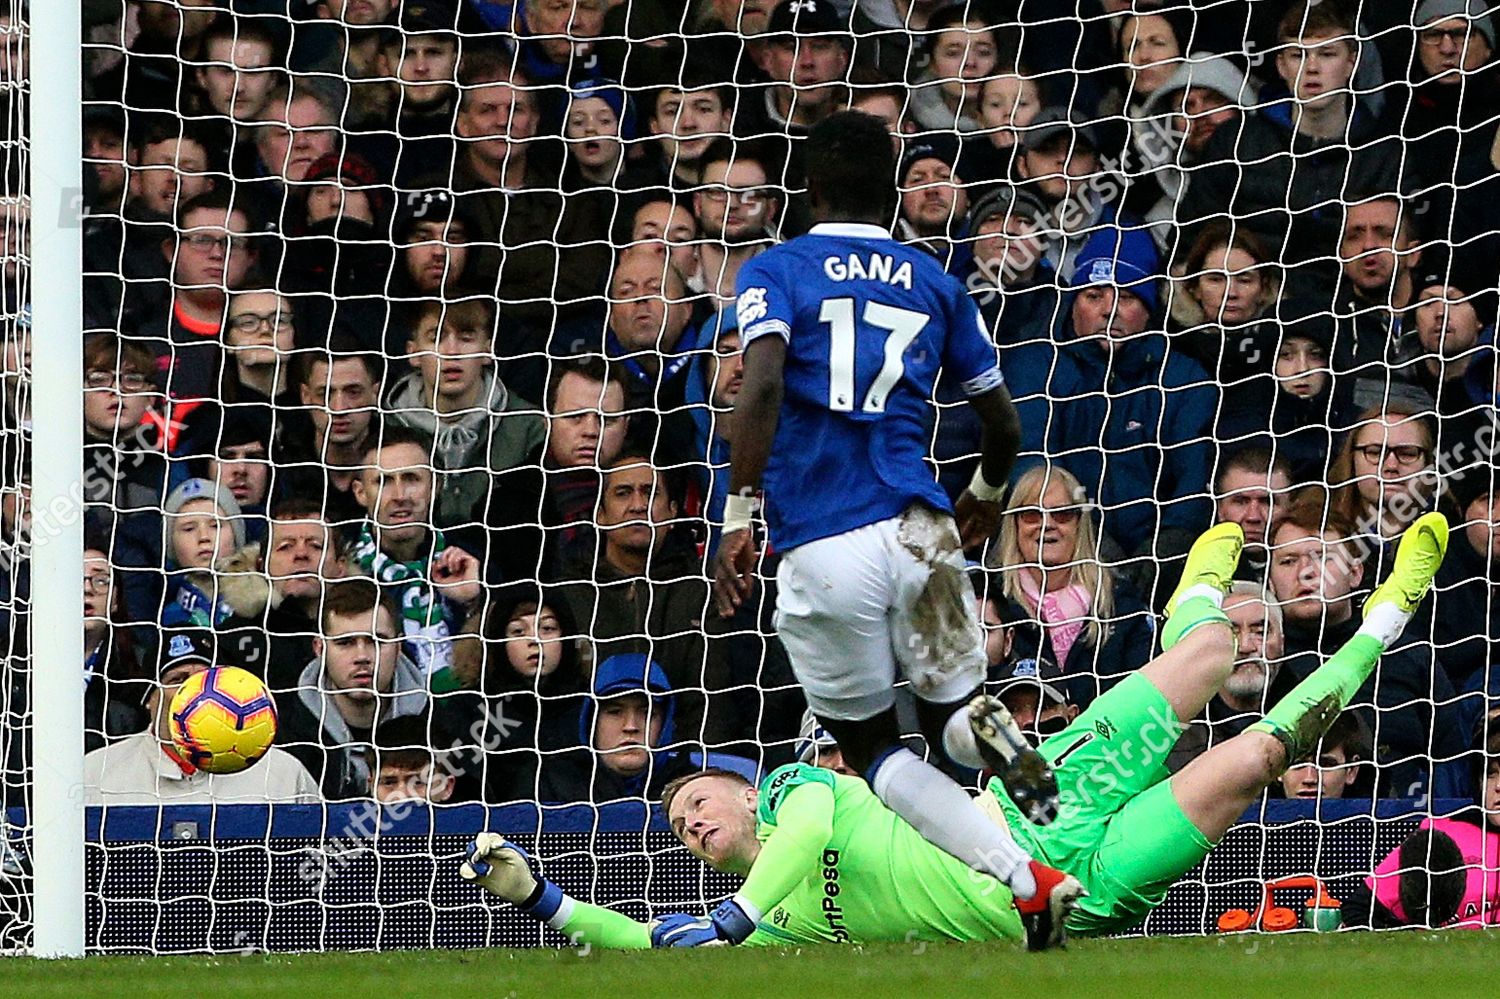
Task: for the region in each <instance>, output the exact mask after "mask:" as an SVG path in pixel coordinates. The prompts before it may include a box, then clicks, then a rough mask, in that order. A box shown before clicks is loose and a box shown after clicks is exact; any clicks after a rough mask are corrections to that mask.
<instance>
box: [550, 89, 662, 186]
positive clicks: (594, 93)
mask: <svg viewBox="0 0 1500 999" xmlns="http://www.w3.org/2000/svg"><path fill="white" fill-rule="evenodd" d="M635 137H636V123H635V104H634V102H633V101H631V99H630V95H629V94H627V93H626V92H625V91H624V89H622V88H621V87H620V85H619V84H618V83H616V82H615V81H613V80H605V79H592V80H584V81H583V82H581V83H579V84H577V85H575V86H574V87H573V88H572V89H571V90H570V91H568V109H567V113H566V115H565V116H564V117H563V138H564V139H565V140H566V141H567V144H568V162H567V164H566V165H565V166H564V167H563V175H562V188H563V190H564V191H579V190H585V189H589V188H609V189H611V190H612V191H628V190H637V189H640V188H643V187H646V186H647V184H648V182H649V178H648V176H647V174H646V171H644V170H642V169H639V168H635V167H634V165H633V164H632V163H631V162H630V160H629V157H628V156H627V151H628V149H629V145H628V143H629V142H630V141H631V140H632V139H634V138H635Z"/></svg>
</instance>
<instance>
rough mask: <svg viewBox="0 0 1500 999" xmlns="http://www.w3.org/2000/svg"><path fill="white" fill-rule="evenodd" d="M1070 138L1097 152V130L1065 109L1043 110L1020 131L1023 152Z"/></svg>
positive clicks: (1094, 126) (1090, 123) (1082, 118)
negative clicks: (1061, 138)
mask: <svg viewBox="0 0 1500 999" xmlns="http://www.w3.org/2000/svg"><path fill="white" fill-rule="evenodd" d="M1063 136H1071V137H1073V138H1074V140H1075V141H1076V142H1078V143H1081V144H1083V145H1086V146H1088V147H1089V148H1090V149H1092V150H1093V151H1094V152H1098V151H1099V129H1098V126H1097V125H1095V124H1094V123H1093V122H1091V121H1089V120H1087V119H1085V118H1084V117H1082V116H1081V115H1077V114H1074V113H1073V112H1072V111H1070V110H1069V109H1067V108H1043V109H1042V110H1041V111H1040V112H1038V113H1037V116H1036V117H1035V118H1033V119H1032V120H1031V124H1029V125H1025V126H1023V127H1022V128H1021V130H1020V137H1019V138H1020V144H1021V148H1022V149H1023V150H1027V149H1040V148H1042V147H1043V146H1045V145H1047V144H1048V143H1049V142H1052V141H1054V140H1056V139H1058V138H1059V137H1063Z"/></svg>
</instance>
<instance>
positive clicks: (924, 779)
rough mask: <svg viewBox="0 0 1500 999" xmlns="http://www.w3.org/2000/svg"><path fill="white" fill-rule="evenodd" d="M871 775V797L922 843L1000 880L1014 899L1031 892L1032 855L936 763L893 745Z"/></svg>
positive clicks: (1026, 897)
mask: <svg viewBox="0 0 1500 999" xmlns="http://www.w3.org/2000/svg"><path fill="white" fill-rule="evenodd" d="M874 778H875V779H874V780H873V781H872V782H871V786H872V787H873V788H874V791H875V794H876V796H877V797H879V798H880V800H881V801H883V802H885V804H886V807H888V808H889V809H890V810H891V811H893V812H895V813H896V814H897V815H899V816H901V817H902V818H903V819H905V820H906V821H907V822H908V823H910V824H911V826H912V828H913V829H915V830H916V831H917V832H918V833H920V834H921V836H922V838H923V839H925V840H927V842H929V843H931V844H932V845H933V846H935V847H937V848H938V849H939V850H942V851H943V852H944V853H947V854H950V855H951V856H953V857H956V858H957V859H959V860H961V861H963V862H964V863H965V864H968V865H969V866H970V867H972V868H974V870H976V871H983V872H984V873H986V874H990V875H993V876H994V877H996V878H999V879H1000V880H1001V881H1003V882H1005V883H1006V884H1007V885H1009V886H1010V890H1011V891H1012V892H1013V893H1014V894H1015V896H1016V897H1017V898H1019V899H1022V900H1025V899H1028V898H1031V897H1032V896H1033V895H1035V894H1036V879H1035V878H1034V877H1032V875H1031V869H1030V868H1029V867H1028V866H1027V864H1028V863H1029V862H1030V860H1031V858H1030V857H1029V856H1027V854H1026V852H1025V851H1024V850H1022V849H1021V848H1020V846H1018V845H1017V844H1016V841H1015V840H1013V839H1011V838H1010V835H1009V834H1008V833H1007V832H1006V831H1005V830H1004V829H1001V828H1000V827H999V826H997V825H995V823H993V822H991V821H990V819H989V817H988V816H987V815H985V814H984V812H983V811H981V810H980V808H979V806H978V805H976V804H974V799H972V798H970V797H969V796H968V795H967V794H965V793H964V790H963V788H961V787H959V786H958V785H957V784H955V783H953V781H952V780H951V779H950V778H949V777H948V776H947V775H946V774H944V773H943V772H942V771H941V770H939V769H938V768H937V767H934V766H932V765H931V764H930V763H927V762H925V761H924V760H923V759H922V758H921V757H920V756H918V755H917V754H916V753H913V752H912V751H911V750H909V749H898V750H896V751H895V752H894V753H891V754H890V755H889V756H887V757H886V758H885V759H884V760H883V761H881V764H880V766H879V767H878V768H877V769H876V771H875V774H874Z"/></svg>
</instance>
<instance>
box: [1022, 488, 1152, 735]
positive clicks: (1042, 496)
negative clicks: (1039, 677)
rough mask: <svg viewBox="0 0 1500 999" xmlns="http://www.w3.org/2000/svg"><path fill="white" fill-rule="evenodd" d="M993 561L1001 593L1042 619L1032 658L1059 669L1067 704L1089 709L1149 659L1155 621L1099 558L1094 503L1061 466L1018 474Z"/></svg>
mask: <svg viewBox="0 0 1500 999" xmlns="http://www.w3.org/2000/svg"><path fill="white" fill-rule="evenodd" d="M996 559H997V562H998V568H999V569H1000V570H1001V571H1002V573H1003V585H1002V592H1003V594H1004V596H1005V598H1007V599H1009V600H1011V601H1013V602H1014V603H1015V605H1016V606H1018V607H1020V608H1022V610H1023V611H1024V612H1025V614H1026V616H1027V618H1029V619H1032V620H1035V621H1038V622H1039V623H1040V624H1041V625H1042V631H1043V633H1044V634H1043V636H1042V647H1041V648H1040V649H1039V650H1037V654H1036V656H1035V658H1036V659H1037V661H1038V662H1041V661H1043V660H1045V661H1046V662H1050V663H1056V664H1057V665H1058V666H1059V667H1060V668H1061V671H1062V676H1061V678H1060V679H1059V680H1058V681H1057V682H1059V683H1061V684H1063V685H1065V686H1066V687H1067V690H1068V694H1069V699H1070V701H1071V703H1073V704H1076V705H1078V706H1079V707H1080V708H1086V707H1087V706H1088V705H1089V704H1090V703H1092V701H1093V700H1094V698H1095V697H1097V696H1098V695H1099V694H1100V693H1102V692H1103V691H1105V690H1107V689H1108V688H1110V687H1112V686H1114V685H1115V684H1116V683H1118V682H1119V681H1120V680H1122V679H1124V678H1125V676H1126V675H1127V674H1129V673H1130V672H1131V671H1132V670H1136V669H1139V668H1140V667H1142V666H1144V665H1145V664H1146V663H1147V662H1148V661H1149V660H1150V659H1151V653H1152V645H1153V643H1154V641H1155V634H1156V626H1155V619H1154V618H1152V617H1151V614H1150V612H1149V611H1148V610H1147V609H1146V607H1145V605H1144V604H1143V603H1142V602H1141V599H1140V597H1138V596H1136V594H1135V592H1134V591H1133V590H1132V589H1131V588H1130V586H1129V585H1128V584H1126V583H1125V582H1123V581H1122V580H1120V579H1118V578H1117V577H1116V575H1115V573H1114V572H1113V571H1112V570H1111V569H1110V568H1109V567H1108V566H1106V565H1104V564H1103V563H1101V562H1100V561H1099V547H1098V535H1097V528H1096V527H1095V524H1094V518H1093V511H1092V504H1090V503H1089V501H1088V496H1087V493H1086V492H1085V491H1084V489H1083V486H1082V485H1081V484H1080V483H1079V481H1078V479H1077V478H1075V477H1074V476H1073V475H1072V474H1071V473H1070V472H1068V471H1067V470H1066V469H1064V468H1062V467H1060V466H1057V465H1050V466H1049V465H1039V466H1035V467H1033V468H1031V469H1030V470H1028V471H1027V472H1025V473H1024V474H1022V476H1021V477H1020V479H1019V480H1017V482H1016V484H1015V486H1014V488H1012V490H1011V493H1010V499H1009V506H1008V508H1007V509H1006V512H1005V518H1004V519H1003V520H1002V521H1001V523H1000V538H999V541H998V546H997V555H996Z"/></svg>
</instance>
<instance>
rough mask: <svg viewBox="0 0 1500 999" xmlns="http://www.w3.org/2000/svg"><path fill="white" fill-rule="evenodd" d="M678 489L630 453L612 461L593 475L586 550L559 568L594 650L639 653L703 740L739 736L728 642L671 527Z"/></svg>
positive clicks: (683, 721)
mask: <svg viewBox="0 0 1500 999" xmlns="http://www.w3.org/2000/svg"><path fill="white" fill-rule="evenodd" d="M680 497H681V489H680V488H679V484H678V483H677V482H675V481H673V480H672V479H671V477H670V476H669V474H668V473H667V472H665V471H663V470H661V469H658V468H656V467H654V466H653V465H652V464H651V461H650V459H648V458H646V457H644V456H643V455H640V454H633V453H628V452H627V453H625V454H622V455H621V456H620V457H619V458H617V459H615V461H614V463H613V464H612V465H611V466H610V467H609V470H608V471H607V472H606V473H605V475H604V477H603V482H602V487H601V489H600V498H599V506H598V510H597V511H596V513H595V522H596V523H597V524H598V533H599V543H598V548H597V551H596V553H595V555H594V557H593V558H591V559H587V560H580V561H577V562H574V563H572V564H570V565H569V566H567V567H565V569H564V576H565V578H567V579H568V580H570V582H568V583H567V584H565V585H564V586H563V588H562V589H563V593H564V594H565V598H566V599H567V601H568V603H569V605H570V607H571V610H572V612H573V618H574V619H575V620H577V621H579V622H581V623H582V625H583V627H585V628H586V629H587V631H588V634H589V635H590V637H592V638H593V640H594V642H595V644H596V645H597V647H598V649H599V652H598V655H599V657H600V658H601V659H602V658H607V657H609V656H611V655H614V654H616V653H617V652H649V654H650V655H651V656H652V658H653V659H655V660H656V661H657V662H659V663H660V664H661V667H662V668H663V669H664V670H665V671H666V675H667V677H668V678H669V679H670V680H671V682H672V686H673V688H675V689H676V690H678V691H679V692H680V693H679V695H678V697H677V704H678V707H677V712H678V724H679V726H680V727H681V730H682V734H683V735H684V736H685V737H687V738H691V739H694V740H697V741H701V742H703V743H706V744H707V745H709V746H711V747H716V746H723V745H725V744H728V743H730V742H731V741H735V740H737V739H739V738H741V737H743V736H744V734H745V733H744V732H742V731H741V728H740V725H739V720H738V718H737V704H736V701H735V699H734V698H733V696H732V695H731V693H730V688H731V686H732V684H731V678H730V664H729V659H728V646H727V642H726V640H725V638H724V636H723V635H722V634H719V632H722V631H724V630H727V629H724V628H723V627H721V626H720V624H719V622H718V619H717V618H716V617H715V616H714V615H712V614H711V613H710V611H709V604H708V601H709V592H708V583H707V581H706V580H705V578H704V576H703V569H702V567H701V566H702V564H701V562H700V561H699V560H698V558H697V555H696V553H695V552H694V551H693V550H692V549H691V548H690V547H688V546H687V545H686V544H685V543H683V541H682V540H681V539H680V538H677V537H674V536H673V530H672V528H673V526H674V522H675V521H676V519H677V516H678V512H679V510H680V509H681V498H680Z"/></svg>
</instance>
